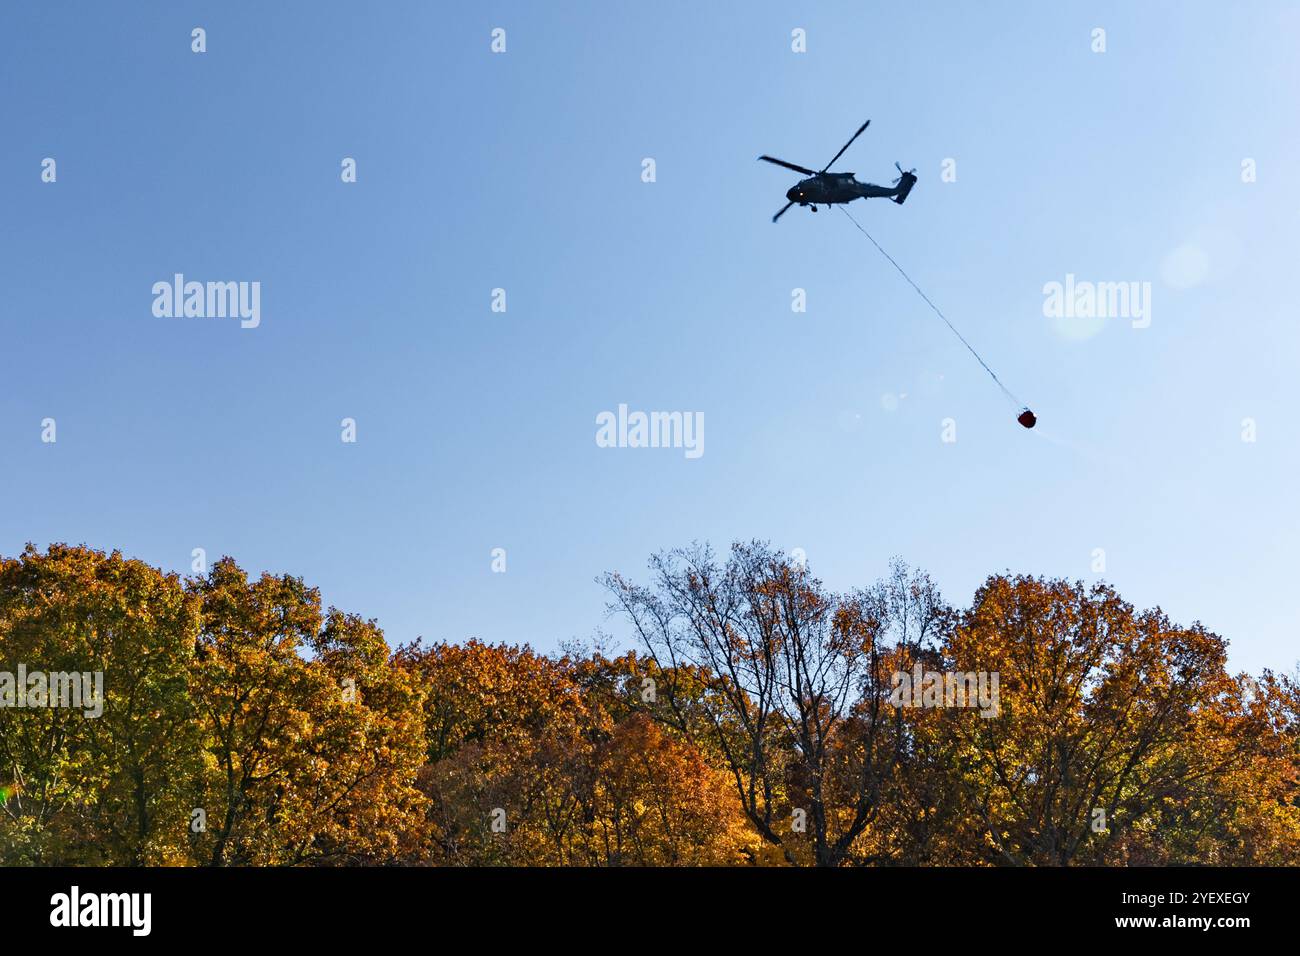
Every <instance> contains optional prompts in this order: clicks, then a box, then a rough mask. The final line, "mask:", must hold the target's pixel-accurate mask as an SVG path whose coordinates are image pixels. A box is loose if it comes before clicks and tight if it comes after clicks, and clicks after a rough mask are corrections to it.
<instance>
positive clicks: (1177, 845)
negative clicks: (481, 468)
mask: <svg viewBox="0 0 1300 956" xmlns="http://www.w3.org/2000/svg"><path fill="white" fill-rule="evenodd" d="M603 581H604V585H605V587H606V589H607V593H608V595H609V610H610V612H611V614H612V616H613V618H614V619H615V620H616V621H617V622H618V624H619V626H620V627H621V628H623V629H625V632H626V635H627V639H628V642H629V647H628V649H626V650H624V651H622V652H621V653H616V652H612V651H609V650H607V649H606V648H604V647H603V646H601V645H600V644H598V645H597V646H595V647H590V648H588V647H581V646H570V647H567V648H566V649H565V650H563V651H562V652H557V653H554V654H543V653H539V652H538V651H536V650H534V649H533V648H532V647H531V646H530V645H529V643H528V642H527V641H522V640H521V642H519V643H517V644H513V645H507V644H498V645H490V644H485V643H482V642H480V641H478V640H473V639H470V640H467V641H464V642H462V643H449V642H445V641H441V642H437V643H433V644H429V645H426V644H424V643H423V642H415V643H413V644H409V645H405V646H401V647H398V648H396V649H390V647H389V645H388V644H387V643H386V641H385V639H384V635H383V632H382V630H381V629H380V628H379V626H378V624H377V623H376V622H375V621H372V620H365V619H363V618H360V617H357V616H356V615H352V614H348V613H346V612H344V611H341V610H338V609H336V608H322V605H321V598H320V594H319V592H318V591H317V590H316V589H315V588H312V587H310V586H308V585H307V584H306V583H305V582H304V581H303V580H302V579H300V578H297V577H293V576H291V575H287V574H286V575H278V576H277V575H272V574H262V575H261V576H260V577H252V576H250V575H249V574H247V573H246V572H245V571H243V570H242V569H241V568H240V567H239V566H238V565H237V564H236V563H235V562H234V561H233V560H232V559H230V558H223V559H222V560H220V561H218V562H216V563H215V564H213V565H212V566H211V568H209V569H207V570H206V571H205V572H204V573H203V574H201V575H198V576H195V577H191V578H189V579H181V578H180V577H179V576H177V575H174V574H167V573H164V572H162V571H160V570H158V569H156V568H153V567H150V566H149V565H147V564H145V563H143V562H141V561H137V560H133V559H129V558H126V557H124V556H123V555H121V554H120V553H118V552H112V553H104V552H102V551H97V550H94V549H91V548H88V547H69V546H67V545H60V544H55V545H51V546H50V547H49V548H48V549H46V550H45V551H43V552H42V551H38V550H37V549H36V548H34V547H33V546H31V545H29V546H28V547H27V549H26V550H25V551H24V552H23V553H22V554H21V555H19V556H18V557H15V558H4V559H0V863H4V864H20V865H22V864H27V865H49V864H84V865H179V866H186V865H197V866H240V865H263V866H281V865H314V866H334V865H385V864H390V865H392V864H396V865H435V866H470V865H511V866H552V865H560V866H729V865H746V866H757V865H762V866H769V865H770V866H787V865H795V866H853V865H963V866H985V865H987V866H1029V865H1050V866H1066V865H1147V864H1179V863H1198V862H1205V863H1217V864H1226V865H1250V864H1293V863H1295V862H1296V860H1297V859H1300V684H1298V682H1297V679H1296V675H1294V674H1278V673H1274V672H1271V671H1266V672H1264V673H1263V674H1260V675H1257V676H1254V677H1252V676H1251V675H1247V674H1232V673H1230V672H1229V671H1228V666H1227V650H1226V641H1224V639H1223V638H1221V637H1220V636H1218V635H1216V634H1213V633H1211V632H1210V631H1208V630H1206V629H1205V628H1204V627H1202V626H1201V625H1199V624H1192V625H1189V626H1182V625H1179V624H1176V623H1174V622H1172V621H1170V620H1169V619H1168V617H1167V616H1166V615H1165V614H1164V613H1163V612H1162V611H1160V610H1159V609H1158V608H1155V609H1149V610H1138V609H1135V608H1134V607H1132V606H1131V605H1129V604H1128V603H1126V602H1125V601H1124V600H1123V599H1122V598H1121V597H1120V596H1119V594H1117V593H1116V592H1115V591H1114V589H1113V588H1111V587H1109V586H1107V585H1105V584H1097V585H1093V586H1085V585H1083V584H1080V583H1077V582H1076V583H1071V582H1068V581H1062V580H1050V579H1044V578H1040V577H1032V576H1026V575H1009V574H995V575H992V576H990V577H989V578H988V579H987V580H986V581H985V583H984V584H983V586H982V587H981V588H980V589H979V590H978V592H977V593H976V594H975V595H974V598H973V600H972V602H971V604H970V605H969V606H968V607H954V606H950V605H949V604H947V603H946V602H945V601H944V599H943V598H942V596H941V595H940V593H939V590H938V588H937V587H936V586H935V584H934V582H933V581H931V580H930V579H929V577H928V576H926V575H925V574H924V573H923V572H920V571H916V570H913V569H910V568H908V567H906V566H905V565H902V564H901V563H895V564H894V565H893V567H892V569H891V571H890V573H889V575H888V576H887V577H886V578H885V579H884V580H881V581H876V582H872V583H869V584H866V585H864V586H863V587H861V588H859V589H857V590H853V591H850V592H846V593H835V592H833V591H831V590H829V589H827V588H826V587H825V586H824V585H823V583H822V582H821V581H820V580H818V579H817V578H815V577H814V576H813V574H812V572H811V570H810V569H809V568H808V567H807V566H806V565H805V564H804V563H803V562H801V561H796V560H793V559H792V558H790V557H789V556H787V555H784V554H782V553H781V552H779V551H777V550H775V549H773V548H772V547H771V546H770V545H768V544H765V543H762V542H743V543H737V544H735V545H733V546H732V548H731V549H730V550H729V551H728V552H726V553H725V554H718V553H716V552H714V551H713V550H712V549H710V548H708V547H707V546H699V545H695V546H691V547H689V548H683V549H678V550H675V551H670V552H666V553H663V554H659V555H656V556H654V557H653V558H652V559H651V561H650V567H649V574H648V576H647V578H646V579H645V580H643V581H637V580H636V579H634V578H632V577H629V576H625V575H622V574H618V573H611V574H609V575H607V576H606V577H605V578H604V579H603ZM20 678H21V681H20ZM74 678H75V682H74V680H73V679H74ZM74 692H75V693H74ZM69 695H71V696H72V697H75V698H76V700H75V703H76V706H69V700H65V699H63V698H66V697H68V696H69Z"/></svg>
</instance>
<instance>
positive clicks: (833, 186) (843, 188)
mask: <svg viewBox="0 0 1300 956" xmlns="http://www.w3.org/2000/svg"><path fill="white" fill-rule="evenodd" d="M870 125H871V120H867V121H866V122H865V123H863V124H862V125H861V126H859V127H858V131H857V132H856V133H854V134H853V135H852V136H850V137H849V141H848V142H847V143H845V144H844V145H843V146H842V147H840V151H839V152H838V153H836V154H835V155H834V156H833V157H832V158H831V161H830V162H829V163H827V164H826V165H825V166H823V167H822V168H821V170H820V171H817V172H814V171H813V170H811V169H808V168H806V167H804V166H796V165H795V164H794V163H787V162H786V161H785V160H784V159H777V158H776V157H775V156H760V157H758V158H759V159H761V160H763V161H764V162H767V163H775V164H776V165H778V166H784V167H785V168H786V169H793V170H794V171H795V172H796V173H803V174H804V175H805V176H807V177H808V178H807V179H801V180H799V182H797V183H795V185H793V186H791V187H790V189H789V190H788V191H787V192H786V194H785V198H786V199H788V200H790V201H789V202H788V203H786V204H785V205H784V206H782V207H781V211H780V212H778V213H777V214H776V215H775V216H773V217H772V221H773V222H776V221H777V220H778V219H780V218H781V217H782V216H784V215H785V213H786V210H788V209H789V208H790V207H791V206H793V205H794V204H795V203H798V204H799V205H800V206H810V207H812V211H813V212H816V211H817V204H818V203H821V204H822V205H823V206H829V205H831V204H832V203H850V202H853V200H855V199H875V198H888V199H893V200H894V202H896V203H898V204H899V205H900V206H901V205H902V204H903V200H905V199H906V198H907V194H908V193H910V192H911V191H912V187H913V186H915V185H916V170H915V169H907V170H905V169H903V167H902V166H899V165H898V163H894V168H895V169H897V170H898V178H897V179H895V180H894V185H893V187H892V188H890V187H888V186H877V185H875V184H874V183H860V182H858V181H857V180H856V179H854V178H853V174H852V173H828V172H827V171H826V170H828V169H830V168H831V166H833V165H834V164H835V160H837V159H839V158H840V157H841V156H843V155H844V150H846V149H848V148H849V147H850V146H852V145H853V141H854V140H855V139H857V138H858V137H859V136H861V135H862V131H863V130H865V129H866V128H867V127H868V126H870Z"/></svg>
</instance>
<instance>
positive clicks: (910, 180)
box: [894, 160, 916, 206]
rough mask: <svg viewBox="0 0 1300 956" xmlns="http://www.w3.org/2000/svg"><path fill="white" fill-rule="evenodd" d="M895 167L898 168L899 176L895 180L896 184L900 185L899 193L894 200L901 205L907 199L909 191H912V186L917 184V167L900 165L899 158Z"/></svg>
mask: <svg viewBox="0 0 1300 956" xmlns="http://www.w3.org/2000/svg"><path fill="white" fill-rule="evenodd" d="M894 168H895V169H897V170H898V178H897V179H895V180H894V185H895V186H897V187H898V194H897V195H896V196H894V202H896V203H898V204H899V205H900V206H901V205H903V202H904V201H905V200H906V199H907V195H908V193H910V192H911V191H912V187H913V186H915V185H916V168H915V167H913V168H912V169H904V168H903V167H902V166H900V165H898V162H897V160H895V162H894Z"/></svg>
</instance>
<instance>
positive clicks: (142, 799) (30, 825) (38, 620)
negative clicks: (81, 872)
mask: <svg viewBox="0 0 1300 956" xmlns="http://www.w3.org/2000/svg"><path fill="white" fill-rule="evenodd" d="M197 632H198V613H197V606H196V602H194V601H193V600H192V599H190V598H189V597H188V596H187V595H186V594H185V592H184V590H183V588H182V586H181V582H180V580H179V579H178V577H177V576H176V575H165V574H163V573H162V572H160V571H158V570H157V569H155V568H151V567H149V566H148V565H146V564H144V563H143V562H141V561H135V560H128V559H126V558H124V557H122V555H121V554H120V553H119V552H116V551H114V552H113V553H112V554H105V553H103V552H102V551H95V550H93V549H90V548H86V547H69V546H67V545H62V544H54V545H51V546H50V547H49V548H48V550H47V551H46V552H45V553H43V554H42V553H40V552H38V551H37V550H36V549H35V548H34V547H33V546H32V545H28V546H27V548H26V550H24V552H23V554H22V555H21V556H20V557H19V558H16V559H4V560H0V671H3V672H6V673H8V674H15V673H16V672H17V671H18V669H19V666H20V665H21V666H22V667H23V668H24V669H25V670H27V671H29V672H41V673H42V674H44V675H53V674H56V673H61V674H71V675H80V674H83V673H92V674H93V673H98V674H99V675H101V677H102V692H103V696H102V699H101V700H99V701H97V702H92V701H91V700H82V701H81V706H79V707H73V708H67V707H50V706H27V707H23V708H18V707H14V706H12V702H11V704H10V706H6V707H3V708H0V859H2V860H3V861H4V862H6V863H29V864H34V863H39V864H68V863H82V864H112V865H124V864H130V865H150V864H160V863H168V862H175V861H176V859H177V855H178V852H179V847H180V845H181V844H180V840H179V834H181V833H183V832H184V828H185V825H186V823H187V822H188V814H189V803H188V800H187V796H186V794H185V790H184V782H185V780H186V778H187V776H188V775H190V774H192V773H193V772H194V771H195V770H196V768H197V766H198V756H199V742H198V738H197V735H196V733H195V728H194V724H193V720H192V716H193V709H192V707H191V702H190V699H189V695H188V686H187V669H188V666H189V663H190V658H191V655H192V654H193V650H194V640H195V636H196V634H197ZM47 679H52V678H47ZM92 686H93V685H92ZM30 703H33V702H29V704H30ZM88 713H90V714H92V715H91V716H87V714H88Z"/></svg>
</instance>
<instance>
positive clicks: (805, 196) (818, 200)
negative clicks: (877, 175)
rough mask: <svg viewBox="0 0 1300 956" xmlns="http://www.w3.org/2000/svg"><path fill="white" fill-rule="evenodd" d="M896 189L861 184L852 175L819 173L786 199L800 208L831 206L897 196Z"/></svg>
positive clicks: (795, 186) (793, 187) (804, 180)
mask: <svg viewBox="0 0 1300 956" xmlns="http://www.w3.org/2000/svg"><path fill="white" fill-rule="evenodd" d="M897 194H898V189H897V188H896V187H890V186H877V185H875V184H874V183H860V182H858V181H857V180H856V179H854V178H853V174H852V173H818V174H817V175H816V176H809V177H808V178H807V179H801V180H799V182H797V183H796V184H795V185H794V186H791V187H790V189H789V190H788V191H787V192H786V194H785V198H786V199H788V200H790V201H791V202H794V203H798V204H799V205H800V206H816V205H823V206H829V205H832V204H834V203H849V202H852V201H853V200H855V199H872V198H884V197H890V196H895V195H897Z"/></svg>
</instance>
